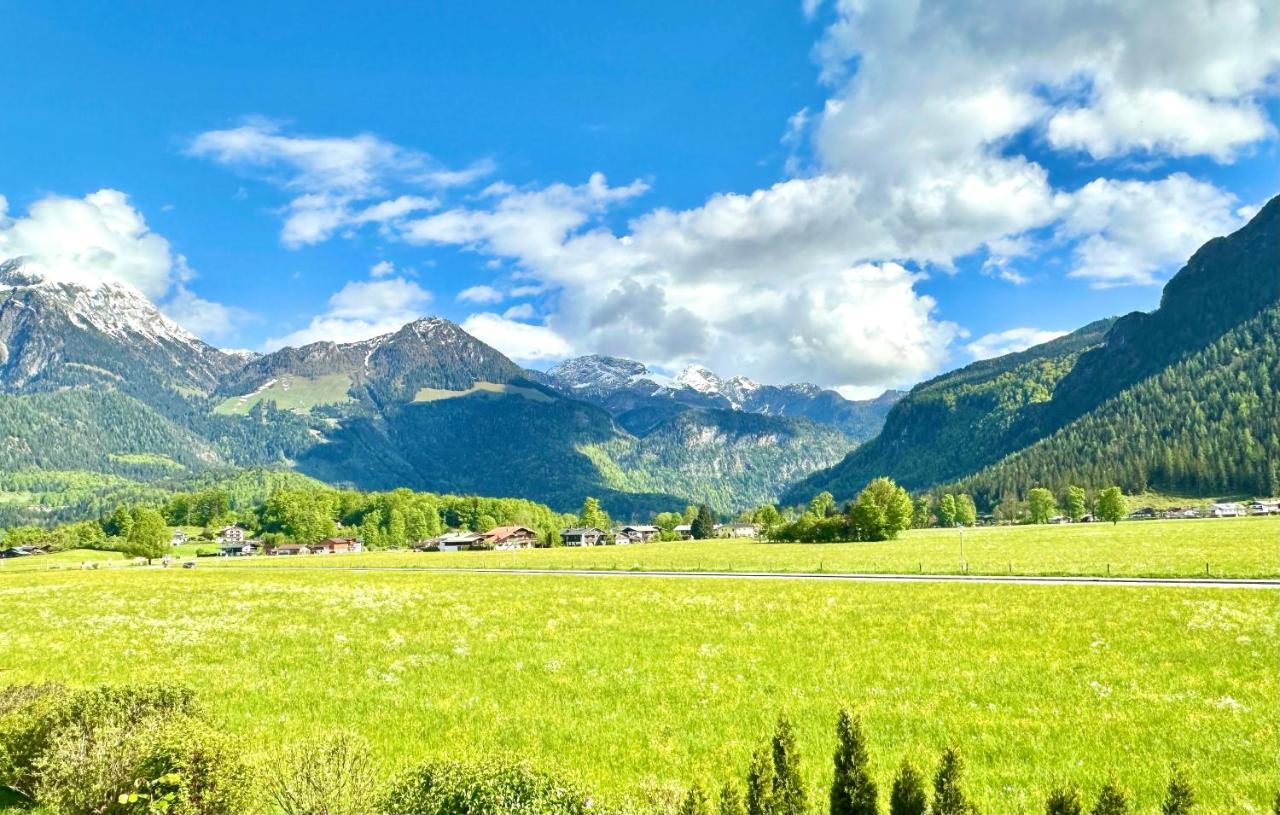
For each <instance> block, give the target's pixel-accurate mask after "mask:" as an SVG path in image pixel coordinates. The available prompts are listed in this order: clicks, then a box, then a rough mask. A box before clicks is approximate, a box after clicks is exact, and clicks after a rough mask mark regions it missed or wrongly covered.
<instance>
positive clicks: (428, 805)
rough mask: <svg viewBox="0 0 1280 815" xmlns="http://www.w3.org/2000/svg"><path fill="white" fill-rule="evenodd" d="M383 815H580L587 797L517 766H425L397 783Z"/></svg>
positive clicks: (588, 804) (586, 807) (586, 808)
mask: <svg viewBox="0 0 1280 815" xmlns="http://www.w3.org/2000/svg"><path fill="white" fill-rule="evenodd" d="M380 809H381V811H382V812H383V813H384V815H585V813H587V812H590V811H591V802H590V799H588V798H587V797H586V796H584V795H583V794H582V793H580V792H578V791H577V790H576V789H574V788H573V787H571V786H569V785H567V784H565V783H563V782H561V781H559V780H558V779H556V778H554V777H552V776H549V775H546V774H543V773H540V772H538V771H535V770H532V769H530V768H528V767H526V766H524V765H522V764H502V763H496V762H484V763H477V764H465V765H464V764H458V763H454V762H444V763H439V764H428V765H426V766H424V767H422V768H420V769H418V770H415V771H413V772H411V773H409V774H408V775H406V776H405V777H403V778H402V779H400V781H398V782H397V783H396V784H395V785H394V786H393V787H392V790H391V792H390V793H389V794H388V795H387V796H386V797H385V798H384V799H383V800H382V804H381V807H380Z"/></svg>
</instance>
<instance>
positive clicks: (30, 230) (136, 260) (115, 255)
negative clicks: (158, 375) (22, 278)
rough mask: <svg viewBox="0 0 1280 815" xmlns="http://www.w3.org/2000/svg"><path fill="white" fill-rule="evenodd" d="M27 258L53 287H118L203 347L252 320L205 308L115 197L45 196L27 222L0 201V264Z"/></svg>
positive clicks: (136, 216)
mask: <svg viewBox="0 0 1280 815" xmlns="http://www.w3.org/2000/svg"><path fill="white" fill-rule="evenodd" d="M20 256H21V257H25V258H26V269H27V270H28V271H31V272H35V273H37V274H40V275H43V276H45V277H47V278H49V279H52V280H59V281H64V282H68V283H78V284H80V285H84V286H93V285H96V284H98V283H101V282H113V283H124V284H127V285H129V286H132V287H134V288H136V289H138V290H139V291H140V292H142V294H143V295H145V296H146V297H148V298H150V299H151V300H153V301H156V302H159V301H162V300H164V299H165V298H166V297H167V298H168V300H167V302H164V303H163V305H162V310H163V311H164V313H165V314H167V315H168V316H169V318H170V319H172V320H174V321H175V322H177V323H178V324H179V325H181V326H183V327H184V328H186V329H187V330H188V331H191V332H192V333H194V334H196V335H198V336H200V337H203V338H205V339H207V340H211V341H213V340H218V339H224V338H227V337H231V336H234V335H235V333H236V332H237V331H238V330H239V329H240V328H241V327H242V326H243V325H244V323H246V322H249V321H251V320H252V319H254V317H253V315H252V314H251V312H249V311H247V310H245V309H243V308H239V307H235V306H226V305H223V304H221V303H215V302H212V301H210V300H205V299H203V298H201V297H199V296H197V295H196V294H195V293H193V292H192V291H191V290H190V289H189V288H187V286H186V285H185V284H186V283H187V282H189V281H190V280H191V279H192V278H194V277H195V274H194V273H193V272H192V270H191V269H190V268H189V267H188V266H187V262H186V259H185V258H183V257H182V255H179V254H177V253H175V252H174V251H173V249H172V248H171V247H170V245H169V242H168V241H167V240H165V238H164V237H163V236H161V235H159V234H157V233H155V232H152V231H151V230H150V229H149V228H148V227H147V223H146V220H145V219H144V218H143V217H142V213H140V212H138V210H136V209H135V208H134V207H133V206H132V205H131V204H130V203H129V198H128V196H127V195H125V194H124V193H123V192H120V191H119V190H111V189H103V190H98V191H97V192H94V193H90V194H89V195H86V196H85V197H83V198H68V197H64V196H58V195H51V196H48V197H46V198H42V199H40V200H39V201H36V202H35V203H34V204H32V205H31V207H30V209H29V210H28V211H27V214H26V216H25V217H19V218H13V217H9V215H8V202H7V200H6V199H5V198H4V197H3V196H0V260H7V259H9V258H13V257H20Z"/></svg>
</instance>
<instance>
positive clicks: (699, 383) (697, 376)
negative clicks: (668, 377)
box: [676, 365, 724, 393]
mask: <svg viewBox="0 0 1280 815" xmlns="http://www.w3.org/2000/svg"><path fill="white" fill-rule="evenodd" d="M676 382H677V383H678V384H680V385H684V386H685V387H686V388H692V389H693V390H695V391H697V392H698V393H720V389H721V388H722V387H723V386H724V380H722V379H721V378H720V377H718V376H716V374H715V373H714V372H713V371H711V370H709V369H707V368H704V367H703V366H701V365H689V366H688V367H686V368H685V369H684V370H683V371H681V372H680V373H678V374H676Z"/></svg>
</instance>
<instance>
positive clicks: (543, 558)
mask: <svg viewBox="0 0 1280 815" xmlns="http://www.w3.org/2000/svg"><path fill="white" fill-rule="evenodd" d="M248 562H250V561H240V560H236V561H231V562H227V561H221V562H218V563H217V565H223V566H225V565H235V566H244V565H246V563H248ZM251 562H252V563H254V564H255V565H257V566H263V567H267V566H270V567H296V566H313V567H314V566H387V567H422V568H432V567H436V568H440V567H443V568H469V567H470V568H516V569H521V568H532V569H606V570H624V571H625V570H631V571H650V570H655V571H740V572H823V571H825V572H861V573H880V574H886V573H910V574H915V573H919V572H923V573H925V574H960V573H962V572H964V571H965V570H966V569H967V570H968V572H969V573H970V574H992V575H1002V574H1014V575H1046V576H1048V575H1090V576H1106V575H1108V574H1109V575H1111V576H1113V577H1204V576H1205V566H1206V564H1208V567H1209V574H1210V575H1211V576H1213V577H1252V578H1258V577H1271V578H1274V577H1276V576H1277V574H1280V519H1277V518H1274V517H1272V518H1265V517H1262V518H1223V519H1213V520H1196V521H1192V520H1187V521H1129V522H1125V523H1120V524H1116V525H1114V526H1113V525H1111V524H1068V525H1061V526H1059V525H1051V526H1003V527H977V528H974V529H965V530H963V531H962V530H959V529H914V530H910V531H908V532H906V533H904V534H903V535H902V537H901V538H899V539H898V540H894V541H885V542H883V543H835V544H832V543H825V544H811V543H794V544H781V543H760V542H757V541H747V540H708V541H681V542H675V543H647V544H641V545H632V546H598V547H585V548H559V547H557V548H552V549H533V550H524V551H515V552H413V551H399V552H367V553H361V554H356V555H341V556H338V557H327V556H320V557H316V556H311V557H302V558H255V559H254V560H253V561H251ZM201 565H202V566H203V565H204V561H202V563H201Z"/></svg>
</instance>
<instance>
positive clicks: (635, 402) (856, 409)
mask: <svg viewBox="0 0 1280 815" xmlns="http://www.w3.org/2000/svg"><path fill="white" fill-rule="evenodd" d="M545 381H546V382H547V383H548V384H550V385H551V386H552V387H554V388H556V389H557V390H559V391H560V392H561V393H563V394H566V395H569V396H573V397H576V398H578V399H586V400H588V401H591V402H594V403H596V404H598V405H600V406H601V407H604V408H605V409H606V410H608V411H609V412H610V413H612V414H613V415H614V416H615V417H617V418H618V420H619V421H620V422H621V423H622V424H623V426H626V427H630V428H636V429H643V427H644V426H645V425H646V424H647V423H650V422H651V420H653V419H656V418H666V417H669V416H672V415H675V414H676V413H678V412H680V410H681V407H680V406H684V407H698V408H712V409H719V410H734V411H740V412H743V413H758V414H762V415H766V416H793V417H804V418H807V419H812V420H813V421H815V422H817V423H819V424H825V425H830V426H832V427H835V428H837V429H839V430H840V431H841V432H843V433H845V434H846V435H847V436H849V437H850V438H852V439H853V440H855V441H861V440H864V439H868V438H871V437H872V436H874V435H876V433H878V432H879V431H880V426H881V425H882V424H883V423H884V417H885V415H886V414H887V413H888V412H889V408H891V407H893V404H894V403H895V402H896V401H897V400H898V399H899V398H900V397H901V396H902V393H901V392H900V391H892V390H891V391H885V393H884V394H882V395H881V396H879V397H877V398H875V399H870V400H866V401H854V400H850V399H846V398H844V397H843V396H841V395H840V394H839V393H836V392H835V391H833V390H828V389H825V388H820V387H818V386H817V385H810V384H807V383H801V384H796V385H784V386H780V387H779V386H775V385H762V384H760V383H759V382H755V381H753V380H751V379H748V378H747V377H745V376H734V377H729V378H727V379H726V378H722V377H720V376H719V375H717V374H716V373H715V372H713V371H711V370H708V369H707V368H704V367H702V366H701V365H690V366H688V367H687V368H685V369H684V370H682V371H681V372H680V373H678V374H677V375H676V376H675V377H674V378H672V377H667V376H663V375H662V374H659V373H656V372H654V371H650V370H649V369H648V368H647V367H646V366H645V365H644V364H642V363H640V362H636V361H635V360H631V359H623V358H621V357H609V356H600V355H591V356H585V357H576V358H574V359H569V360H565V361H564V362H562V363H560V364H559V365H556V366H555V367H554V368H552V369H551V370H550V371H548V372H547V373H546V379H545Z"/></svg>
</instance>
